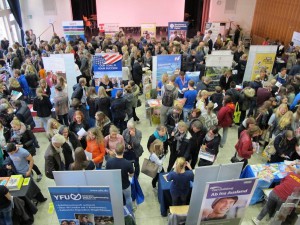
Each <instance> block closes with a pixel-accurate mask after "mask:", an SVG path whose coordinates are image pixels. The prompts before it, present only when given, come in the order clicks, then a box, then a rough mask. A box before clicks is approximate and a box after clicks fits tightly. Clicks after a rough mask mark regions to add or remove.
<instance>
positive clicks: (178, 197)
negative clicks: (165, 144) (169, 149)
mask: <svg viewBox="0 0 300 225" xmlns="http://www.w3.org/2000/svg"><path fill="white" fill-rule="evenodd" d="M186 167H187V168H188V169H189V170H186V169H185V168H186ZM167 180H168V181H172V183H171V187H170V193H171V197H172V205H173V206H176V205H186V204H187V197H188V194H189V191H190V181H194V173H193V170H192V167H191V165H190V164H189V162H188V161H186V159H185V158H184V157H179V158H177V160H176V162H175V164H174V171H171V172H170V173H169V174H168V175H167Z"/></svg>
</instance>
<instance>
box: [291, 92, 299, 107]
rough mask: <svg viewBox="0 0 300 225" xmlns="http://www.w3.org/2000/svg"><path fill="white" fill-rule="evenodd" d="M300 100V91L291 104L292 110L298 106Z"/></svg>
mask: <svg viewBox="0 0 300 225" xmlns="http://www.w3.org/2000/svg"><path fill="white" fill-rule="evenodd" d="M299 101H300V93H298V94H297V95H296V96H295V98H294V101H293V103H292V104H291V105H290V110H293V109H294V108H295V107H296V105H298V102H299Z"/></svg>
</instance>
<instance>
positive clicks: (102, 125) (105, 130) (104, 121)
mask: <svg viewBox="0 0 300 225" xmlns="http://www.w3.org/2000/svg"><path fill="white" fill-rule="evenodd" d="M95 119H96V124H95V125H96V127H97V128H99V129H100V131H101V132H102V134H103V136H104V137H106V136H107V135H109V128H110V125H112V123H111V121H110V119H109V117H108V116H107V115H106V114H105V113H104V112H101V111H99V112H96V114H95Z"/></svg>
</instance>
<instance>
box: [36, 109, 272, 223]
mask: <svg viewBox="0 0 300 225" xmlns="http://www.w3.org/2000/svg"><path fill="white" fill-rule="evenodd" d="M137 114H138V116H139V118H140V119H141V123H140V124H138V125H137V128H138V129H140V130H141V131H142V133H143V139H142V145H143V146H144V150H145V151H144V154H143V156H142V157H141V160H142V159H143V158H144V156H145V157H148V156H149V153H148V151H147V150H146V143H147V140H148V137H149V136H150V135H151V134H152V133H153V132H154V129H155V127H154V126H152V127H151V126H150V124H149V120H148V119H146V116H145V114H146V113H145V108H144V105H143V106H142V107H140V108H138V110H137ZM220 134H222V130H221V133H220ZM36 136H37V138H38V140H39V143H40V146H41V148H40V149H39V150H38V152H37V155H36V156H35V157H34V160H35V163H36V164H37V165H38V166H39V168H40V169H41V171H42V173H44V163H45V161H44V152H45V149H46V147H47V146H48V144H49V142H48V140H47V139H46V136H45V133H38V134H36ZM236 142H237V127H232V128H230V129H229V134H228V140H227V143H226V145H225V146H224V148H222V149H220V153H219V155H218V158H217V160H216V163H215V164H220V163H222V164H225V163H229V162H230V158H231V157H232V156H233V154H234V151H235V150H234V145H235V144H236ZM261 162H263V161H262V159H261V157H260V156H259V155H258V154H254V155H253V157H252V158H251V159H250V160H249V163H250V164H257V163H261ZM167 164H168V160H166V161H165V163H164V167H165V168H166V167H167V166H168V165H167ZM139 181H140V184H141V187H142V189H143V192H144V195H145V202H144V203H142V204H141V205H139V206H138V208H137V210H136V212H135V216H136V222H137V225H153V224H155V225H166V224H167V218H166V217H161V215H160V210H159V203H158V200H157V195H156V194H155V193H154V191H153V190H152V186H151V178H149V177H147V176H145V175H144V174H141V175H140V178H139ZM38 185H39V187H40V188H41V190H42V193H43V194H44V195H45V196H46V197H47V198H48V200H47V201H46V202H45V203H42V204H39V205H38V210H39V211H38V213H37V214H36V216H35V223H34V224H36V225H37V224H38V225H56V224H59V223H58V220H57V216H56V214H55V212H54V213H53V214H49V213H48V207H49V203H50V202H51V199H50V196H49V192H48V187H50V186H55V184H54V181H53V180H50V179H48V178H46V177H45V176H44V177H43V179H42V181H41V182H39V183H38ZM261 208H262V204H257V205H254V206H250V207H248V209H247V211H246V214H245V217H244V219H243V222H242V224H243V225H248V224H249V225H252V224H253V223H252V221H251V218H252V217H253V216H256V215H257V214H258V213H259V212H260V210H261ZM266 224H267V223H266Z"/></svg>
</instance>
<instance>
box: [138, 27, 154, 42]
mask: <svg viewBox="0 0 300 225" xmlns="http://www.w3.org/2000/svg"><path fill="white" fill-rule="evenodd" d="M141 36H142V37H144V38H145V39H146V40H150V38H151V37H155V36H156V24H155V23H142V24H141Z"/></svg>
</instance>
